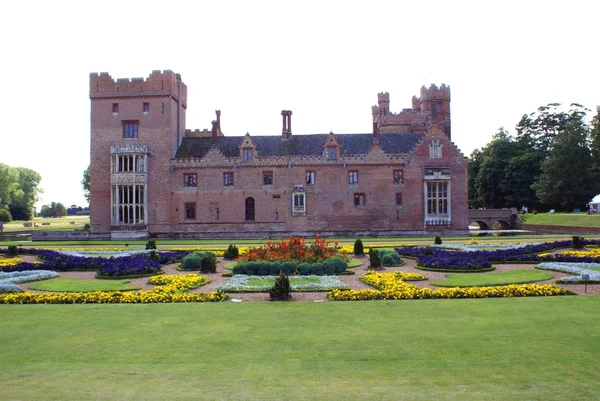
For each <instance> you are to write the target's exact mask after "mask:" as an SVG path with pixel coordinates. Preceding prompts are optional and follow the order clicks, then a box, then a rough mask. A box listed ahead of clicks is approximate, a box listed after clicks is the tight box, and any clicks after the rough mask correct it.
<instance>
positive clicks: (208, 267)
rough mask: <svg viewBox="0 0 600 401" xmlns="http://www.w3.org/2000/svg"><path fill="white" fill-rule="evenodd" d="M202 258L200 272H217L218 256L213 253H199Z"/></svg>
mask: <svg viewBox="0 0 600 401" xmlns="http://www.w3.org/2000/svg"><path fill="white" fill-rule="evenodd" d="M199 255H200V258H201V265H200V272H202V273H214V272H216V271H217V256H216V255H215V254H214V253H212V252H199Z"/></svg>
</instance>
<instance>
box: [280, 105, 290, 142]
mask: <svg viewBox="0 0 600 401" xmlns="http://www.w3.org/2000/svg"><path fill="white" fill-rule="evenodd" d="M281 116H282V117H283V128H282V129H281V135H282V137H283V138H284V139H289V138H290V137H291V136H292V111H291V110H281Z"/></svg>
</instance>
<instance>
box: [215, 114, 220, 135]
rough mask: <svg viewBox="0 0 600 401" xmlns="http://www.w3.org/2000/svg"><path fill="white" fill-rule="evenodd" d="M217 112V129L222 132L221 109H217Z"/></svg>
mask: <svg viewBox="0 0 600 401" xmlns="http://www.w3.org/2000/svg"><path fill="white" fill-rule="evenodd" d="M215 113H216V114H217V130H218V132H219V133H220V132H221V110H215Z"/></svg>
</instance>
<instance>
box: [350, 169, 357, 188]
mask: <svg viewBox="0 0 600 401" xmlns="http://www.w3.org/2000/svg"><path fill="white" fill-rule="evenodd" d="M348 184H350V185H358V170H350V171H348Z"/></svg>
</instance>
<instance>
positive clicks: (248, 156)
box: [242, 148, 254, 162]
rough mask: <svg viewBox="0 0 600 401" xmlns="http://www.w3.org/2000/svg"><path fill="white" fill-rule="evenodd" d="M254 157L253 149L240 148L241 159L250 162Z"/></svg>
mask: <svg viewBox="0 0 600 401" xmlns="http://www.w3.org/2000/svg"><path fill="white" fill-rule="evenodd" d="M253 158H254V149H252V148H242V160H243V161H245V162H251V161H252V159H253Z"/></svg>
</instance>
